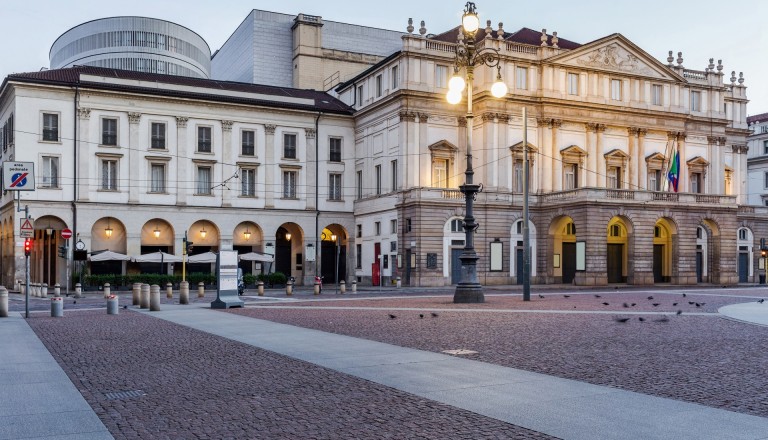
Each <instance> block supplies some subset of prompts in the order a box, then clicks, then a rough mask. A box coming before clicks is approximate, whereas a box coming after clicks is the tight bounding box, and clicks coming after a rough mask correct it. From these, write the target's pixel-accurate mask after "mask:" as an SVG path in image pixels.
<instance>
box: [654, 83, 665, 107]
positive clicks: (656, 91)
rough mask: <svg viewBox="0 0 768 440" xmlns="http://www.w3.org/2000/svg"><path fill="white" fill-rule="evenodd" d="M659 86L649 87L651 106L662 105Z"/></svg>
mask: <svg viewBox="0 0 768 440" xmlns="http://www.w3.org/2000/svg"><path fill="white" fill-rule="evenodd" d="M661 90H662V89H661V86H660V85H658V84H653V85H651V104H653V105H662V104H663V102H662V98H661V96H662V95H661Z"/></svg>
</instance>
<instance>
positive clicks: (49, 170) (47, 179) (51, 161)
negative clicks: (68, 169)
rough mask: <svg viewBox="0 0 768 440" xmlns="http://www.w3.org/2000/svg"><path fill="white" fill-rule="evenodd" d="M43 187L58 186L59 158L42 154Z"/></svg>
mask: <svg viewBox="0 0 768 440" xmlns="http://www.w3.org/2000/svg"><path fill="white" fill-rule="evenodd" d="M42 187H43V188H58V187H59V158H58V157H54V156H43V184H42Z"/></svg>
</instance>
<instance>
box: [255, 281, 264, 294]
mask: <svg viewBox="0 0 768 440" xmlns="http://www.w3.org/2000/svg"><path fill="white" fill-rule="evenodd" d="M257 286H258V289H259V296H264V281H259V283H258V284H257Z"/></svg>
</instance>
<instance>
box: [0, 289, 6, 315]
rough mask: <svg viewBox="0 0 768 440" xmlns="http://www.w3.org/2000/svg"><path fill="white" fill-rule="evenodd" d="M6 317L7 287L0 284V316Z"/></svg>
mask: <svg viewBox="0 0 768 440" xmlns="http://www.w3.org/2000/svg"><path fill="white" fill-rule="evenodd" d="M7 317H8V289H6V288H5V286H0V318H7Z"/></svg>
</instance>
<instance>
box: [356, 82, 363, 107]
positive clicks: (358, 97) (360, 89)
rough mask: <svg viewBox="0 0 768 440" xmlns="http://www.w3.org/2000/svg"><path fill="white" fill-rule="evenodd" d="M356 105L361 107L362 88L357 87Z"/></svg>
mask: <svg viewBox="0 0 768 440" xmlns="http://www.w3.org/2000/svg"><path fill="white" fill-rule="evenodd" d="M357 105H358V106H361V105H363V86H357Z"/></svg>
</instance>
